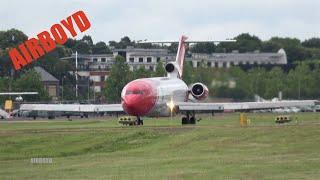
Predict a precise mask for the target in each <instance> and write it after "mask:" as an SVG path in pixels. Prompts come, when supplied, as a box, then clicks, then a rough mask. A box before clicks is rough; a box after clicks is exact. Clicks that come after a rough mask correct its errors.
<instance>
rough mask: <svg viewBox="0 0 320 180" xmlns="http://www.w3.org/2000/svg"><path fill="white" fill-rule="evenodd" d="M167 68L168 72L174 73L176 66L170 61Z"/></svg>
mask: <svg viewBox="0 0 320 180" xmlns="http://www.w3.org/2000/svg"><path fill="white" fill-rule="evenodd" d="M165 69H166V71H167V72H168V73H172V72H173V71H174V69H175V67H174V65H173V64H172V63H168V64H166V67H165Z"/></svg>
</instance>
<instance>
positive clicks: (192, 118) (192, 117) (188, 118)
mask: <svg viewBox="0 0 320 180" xmlns="http://www.w3.org/2000/svg"><path fill="white" fill-rule="evenodd" d="M181 124H182V125H186V124H196V118H195V113H194V112H192V114H191V115H190V112H189V111H188V112H187V114H186V116H185V117H182V120H181Z"/></svg>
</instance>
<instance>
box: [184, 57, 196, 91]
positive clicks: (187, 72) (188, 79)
mask: <svg viewBox="0 0 320 180" xmlns="http://www.w3.org/2000/svg"><path fill="white" fill-rule="evenodd" d="M193 75H194V71H193V67H192V62H191V61H186V62H184V65H183V73H182V79H183V81H184V82H185V83H186V84H187V85H189V84H191V83H192V81H193V78H192V76H193Z"/></svg>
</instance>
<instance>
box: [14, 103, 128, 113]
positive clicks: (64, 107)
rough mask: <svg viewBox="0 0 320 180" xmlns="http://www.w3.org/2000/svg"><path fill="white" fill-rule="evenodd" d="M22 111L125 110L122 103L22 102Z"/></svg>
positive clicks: (86, 111) (87, 111) (97, 111)
mask: <svg viewBox="0 0 320 180" xmlns="http://www.w3.org/2000/svg"><path fill="white" fill-rule="evenodd" d="M20 110H21V111H48V112H50V111H51V112H85V113H89V112H96V113H99V112H123V108H122V106H121V104H21V106H20Z"/></svg>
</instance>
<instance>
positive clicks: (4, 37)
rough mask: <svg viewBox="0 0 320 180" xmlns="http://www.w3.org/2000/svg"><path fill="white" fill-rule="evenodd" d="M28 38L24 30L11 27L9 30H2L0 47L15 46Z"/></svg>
mask: <svg viewBox="0 0 320 180" xmlns="http://www.w3.org/2000/svg"><path fill="white" fill-rule="evenodd" d="M27 39H28V36H27V35H25V34H24V33H23V32H22V31H19V30H17V29H10V30H8V31H0V48H1V49H6V48H10V47H15V46H17V45H19V44H21V43H23V42H24V41H26V40H27Z"/></svg>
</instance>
